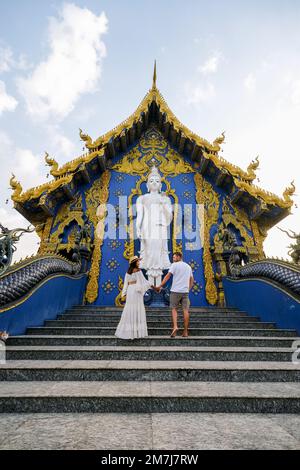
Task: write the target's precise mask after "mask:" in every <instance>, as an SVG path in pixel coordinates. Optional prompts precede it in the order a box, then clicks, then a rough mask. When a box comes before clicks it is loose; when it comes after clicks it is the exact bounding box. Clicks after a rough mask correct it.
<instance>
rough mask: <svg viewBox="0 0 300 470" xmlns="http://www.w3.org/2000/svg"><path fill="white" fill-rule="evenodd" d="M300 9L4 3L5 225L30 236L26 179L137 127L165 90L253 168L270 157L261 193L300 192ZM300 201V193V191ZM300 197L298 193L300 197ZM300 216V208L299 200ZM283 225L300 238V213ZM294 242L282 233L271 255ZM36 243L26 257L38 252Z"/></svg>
mask: <svg viewBox="0 0 300 470" xmlns="http://www.w3.org/2000/svg"><path fill="white" fill-rule="evenodd" d="M299 24H300V1H299V0H294V1H292V0H285V1H282V0H281V1H276V0H272V1H267V0H265V1H264V0H262V1H255V0H254V1H246V0H243V1H242V0H240V1H226V0H219V1H214V0H211V1H210V2H207V1H201V0H198V1H196V0H194V1H192V0H186V1H183V0H181V1H179V0H172V1H171V0H160V1H157V0H152V1H151V2H150V1H146V0H143V1H133V0H131V1H130V0H107V1H102V0H85V1H81V0H80V1H79V0H74V1H73V2H67V1H66V2H62V1H59V0H54V1H50V0H49V1H40V0H10V2H7V1H5V0H1V1H0V164H1V168H2V171H1V173H0V221H1V222H2V223H3V224H4V225H5V224H7V225H10V226H13V225H26V221H24V219H22V217H21V216H19V215H18V214H17V213H16V211H14V210H13V209H12V203H11V202H9V204H5V200H6V199H7V198H8V197H9V195H10V191H9V189H8V186H9V185H8V179H9V175H10V173H11V171H14V172H15V174H16V176H17V178H18V179H19V180H20V181H21V183H22V184H23V186H24V188H28V187H31V186H35V185H37V184H40V183H42V182H44V181H45V178H46V174H47V172H48V169H47V168H46V167H45V164H44V152H45V150H47V151H48V152H49V153H50V155H53V156H54V157H55V158H56V159H57V160H58V162H59V163H64V162H66V161H68V160H70V159H73V158H75V157H76V156H78V155H79V154H81V151H82V147H83V145H82V142H81V141H80V139H79V135H78V128H79V127H81V128H82V129H83V130H84V131H85V132H88V133H89V134H90V135H91V136H92V137H94V138H96V137H98V136H99V135H100V134H102V133H104V132H105V131H107V130H109V129H111V128H113V127H115V125H117V124H118V123H119V122H120V121H122V120H123V119H125V118H126V117H128V115H130V114H131V113H132V112H133V111H134V110H135V108H136V107H137V106H138V104H139V102H140V101H141V99H142V98H143V96H144V95H145V94H146V92H147V91H148V89H149V88H150V86H151V81H152V71H153V62H154V59H157V63H158V80H157V84H158V87H159V89H160V91H161V92H162V94H163V95H164V97H165V99H166V100H167V102H168V104H169V106H170V107H171V109H172V110H173V111H174V112H175V114H176V115H177V117H178V118H179V119H180V120H181V121H182V122H183V123H184V124H186V125H187V126H188V127H190V128H191V129H192V130H193V131H195V132H197V133H198V134H199V135H201V136H203V137H205V138H207V139H208V140H213V139H214V138H215V137H216V136H218V135H220V133H221V132H222V131H223V130H225V131H226V143H225V144H224V146H223V149H224V150H223V153H222V156H224V157H225V158H227V159H228V160H229V161H231V162H232V163H235V164H237V165H239V166H241V167H242V168H246V167H247V165H248V164H249V162H250V161H251V160H252V159H253V158H255V157H256V155H260V161H261V165H260V170H259V171H258V178H259V181H258V182H257V184H258V185H260V186H262V187H263V188H264V189H267V190H270V191H272V192H275V193H277V194H282V192H283V190H284V189H285V187H286V186H287V185H288V184H289V183H290V182H291V180H292V179H295V182H296V186H297V188H299V187H300V171H299V167H300V165H299V156H298V154H299V150H298V147H299V144H298V136H299V127H300V29H299ZM298 192H299V191H298ZM297 194H298V193H297ZM295 200H296V202H297V204H298V206H300V198H299V196H296V198H295ZM292 212H293V215H291V216H290V217H289V218H287V219H286V220H285V221H284V222H282V223H281V224H280V226H281V227H284V228H288V227H290V228H292V229H294V230H298V231H300V223H299V220H300V217H299V215H300V211H299V209H297V208H294V209H293V211H292ZM288 244H289V240H288V239H287V238H286V237H285V236H283V234H282V233H281V232H279V231H278V230H277V229H272V230H271V231H270V235H269V238H268V240H267V242H266V245H265V248H266V252H267V254H268V255H272V256H276V255H278V256H285V255H286V252H287V250H286V246H287V245H288ZM36 248H37V238H35V237H34V236H32V237H30V236H28V237H26V240H25V237H24V240H23V241H22V243H21V244H20V249H19V256H21V255H22V256H23V255H24V254H30V253H32V252H35V251H36Z"/></svg>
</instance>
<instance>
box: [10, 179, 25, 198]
mask: <svg viewBox="0 0 300 470" xmlns="http://www.w3.org/2000/svg"><path fill="white" fill-rule="evenodd" d="M9 184H10V187H11V189H12V190H13V194H12V196H11V198H12V200H13V201H17V200H18V198H19V197H20V196H21V194H22V191H23V188H22V186H21V183H20V182H19V181H17V180H16V177H15V175H14V174H13V173H12V176H11V178H10V180H9Z"/></svg>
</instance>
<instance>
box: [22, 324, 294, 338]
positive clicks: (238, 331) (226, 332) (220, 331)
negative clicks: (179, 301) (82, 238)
mask: <svg viewBox="0 0 300 470" xmlns="http://www.w3.org/2000/svg"><path fill="white" fill-rule="evenodd" d="M115 331H116V328H110V327H102V328H96V327H91V328H84V327H77V328H76V327H74V326H72V327H63V326H61V327H45V326H44V327H30V328H28V329H27V333H28V334H29V335H39V336H40V335H48V336H49V335H80V336H85V335H88V336H93V335H97V336H99V335H100V336H102V335H114V334H115ZM170 332H171V328H148V334H149V336H153V335H155V336H156V335H159V336H161V335H163V336H169V335H170ZM189 334H190V335H191V336H286V337H289V336H297V332H296V331H295V330H288V329H277V328H276V329H272V328H242V327H241V328H234V327H232V326H231V327H229V326H226V328H217V327H211V328H201V329H200V328H193V327H192V328H190V329H189Z"/></svg>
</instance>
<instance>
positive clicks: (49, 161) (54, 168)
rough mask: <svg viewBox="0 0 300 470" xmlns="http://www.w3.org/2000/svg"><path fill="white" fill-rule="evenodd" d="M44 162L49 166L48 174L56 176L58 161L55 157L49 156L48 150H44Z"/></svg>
mask: <svg viewBox="0 0 300 470" xmlns="http://www.w3.org/2000/svg"><path fill="white" fill-rule="evenodd" d="M45 162H46V165H48V166H50V167H51V170H50V174H51V175H52V176H57V170H58V163H57V161H56V160H55V158H51V157H50V156H49V153H48V152H45Z"/></svg>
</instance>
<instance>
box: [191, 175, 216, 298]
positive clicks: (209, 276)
mask: <svg viewBox="0 0 300 470" xmlns="http://www.w3.org/2000/svg"><path fill="white" fill-rule="evenodd" d="M194 180H195V186H196V202H197V204H199V205H202V206H203V205H204V207H205V212H204V220H202V219H201V217H200V214H199V212H198V219H199V223H200V230H201V232H200V235H201V239H202V244H203V264H204V277H205V296H206V299H207V301H208V303H209V304H211V305H215V304H216V303H217V300H218V293H217V288H216V285H215V282H214V278H215V275H214V271H213V266H212V257H211V252H210V227H211V225H212V224H213V223H215V222H216V221H217V220H216V219H217V217H218V208H219V206H218V205H217V203H216V198H217V196H216V195H215V194H216V193H214V192H213V191H212V188H211V190H210V191H209V193H207V191H206V190H204V191H203V189H204V186H205V185H207V184H208V185H209V183H206V182H204V180H203V177H202V176H201V175H200V174H199V173H196V174H195V176H194ZM206 197H209V198H210V199H208V200H206ZM209 208H210V209H211V210H210V215H208V209H209ZM203 223H204V227H203V228H201V224H203Z"/></svg>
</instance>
